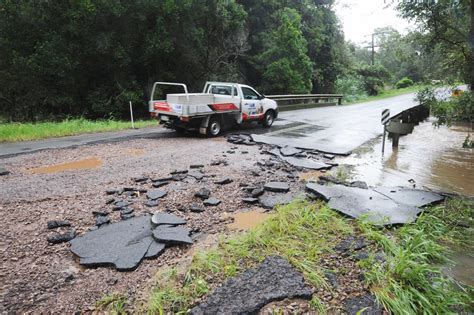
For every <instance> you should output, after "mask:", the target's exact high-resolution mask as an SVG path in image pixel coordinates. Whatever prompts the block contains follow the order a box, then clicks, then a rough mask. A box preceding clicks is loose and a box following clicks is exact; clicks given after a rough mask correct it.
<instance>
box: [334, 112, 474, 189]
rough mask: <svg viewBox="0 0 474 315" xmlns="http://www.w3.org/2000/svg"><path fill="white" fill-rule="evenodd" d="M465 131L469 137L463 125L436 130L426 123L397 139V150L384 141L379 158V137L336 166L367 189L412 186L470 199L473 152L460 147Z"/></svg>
mask: <svg viewBox="0 0 474 315" xmlns="http://www.w3.org/2000/svg"><path fill="white" fill-rule="evenodd" d="M469 131H471V137H473V136H474V135H473V134H472V130H471V129H470V126H468V125H467V124H459V125H455V126H452V127H449V128H448V127H439V128H437V127H435V126H433V124H432V120H429V121H426V122H422V123H420V124H419V125H418V126H416V127H415V129H414V132H413V133H412V134H409V135H406V136H403V137H400V142H399V147H398V148H394V149H392V143H391V139H388V140H387V141H386V143H385V154H384V155H383V156H382V153H381V151H382V138H381V137H380V138H378V139H376V140H374V141H372V142H371V143H368V144H366V145H364V146H362V147H361V148H359V149H358V150H357V151H356V152H354V154H353V155H351V156H350V157H345V158H339V159H338V161H337V162H338V163H340V164H346V165H350V166H352V172H353V174H352V175H354V176H353V177H354V179H357V180H363V181H365V182H367V184H368V185H369V186H377V185H384V186H411V187H413V185H415V186H416V188H427V189H432V190H438V191H444V192H454V193H459V194H462V195H465V196H474V149H467V148H463V147H462V144H463V142H464V139H465V138H466V136H467V135H468V132H469Z"/></svg>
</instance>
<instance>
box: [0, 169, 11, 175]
mask: <svg viewBox="0 0 474 315" xmlns="http://www.w3.org/2000/svg"><path fill="white" fill-rule="evenodd" d="M8 174H10V171H9V170H7V169H6V168H3V167H0V176H5V175H8Z"/></svg>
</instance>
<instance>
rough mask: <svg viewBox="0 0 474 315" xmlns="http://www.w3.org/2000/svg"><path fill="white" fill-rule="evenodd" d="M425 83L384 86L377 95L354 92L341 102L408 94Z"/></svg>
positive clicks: (345, 103) (355, 102) (352, 102)
mask: <svg viewBox="0 0 474 315" xmlns="http://www.w3.org/2000/svg"><path fill="white" fill-rule="evenodd" d="M427 86H430V85H427V84H416V85H412V86H409V87H405V88H399V89H395V88H385V89H383V90H381V91H380V92H379V93H378V94H377V95H372V96H369V95H367V94H365V93H360V94H355V95H352V96H350V95H348V96H347V98H346V96H344V98H343V104H344V105H349V104H357V103H362V102H370V101H377V100H382V99H385V98H389V97H393V96H399V95H403V94H409V93H416V92H418V91H420V90H422V89H424V88H426V87H427Z"/></svg>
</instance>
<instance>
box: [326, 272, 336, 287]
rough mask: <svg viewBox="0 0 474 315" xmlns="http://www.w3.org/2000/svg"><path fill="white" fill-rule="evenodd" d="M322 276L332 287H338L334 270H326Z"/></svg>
mask: <svg viewBox="0 0 474 315" xmlns="http://www.w3.org/2000/svg"><path fill="white" fill-rule="evenodd" d="M324 277H325V278H326V280H327V282H328V283H329V284H330V285H331V287H332V288H333V289H335V288H337V287H338V283H337V276H336V274H335V273H334V272H331V271H326V272H325V273H324Z"/></svg>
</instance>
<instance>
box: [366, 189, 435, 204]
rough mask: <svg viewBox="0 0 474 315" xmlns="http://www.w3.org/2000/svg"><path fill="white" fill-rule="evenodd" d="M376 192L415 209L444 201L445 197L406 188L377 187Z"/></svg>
mask: <svg viewBox="0 0 474 315" xmlns="http://www.w3.org/2000/svg"><path fill="white" fill-rule="evenodd" d="M374 190H375V191H376V192H379V193H381V194H382V195H384V196H387V197H388V198H390V199H392V200H394V201H396V202H398V203H403V204H406V205H411V206H415V207H424V206H427V205H429V204H432V203H436V202H440V201H443V200H444V197H443V196H441V195H440V194H437V193H434V192H430V191H424V190H420V189H412V188H406V187H377V188H374Z"/></svg>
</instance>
